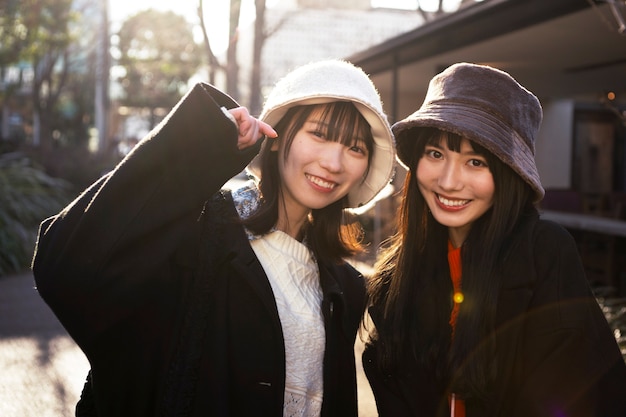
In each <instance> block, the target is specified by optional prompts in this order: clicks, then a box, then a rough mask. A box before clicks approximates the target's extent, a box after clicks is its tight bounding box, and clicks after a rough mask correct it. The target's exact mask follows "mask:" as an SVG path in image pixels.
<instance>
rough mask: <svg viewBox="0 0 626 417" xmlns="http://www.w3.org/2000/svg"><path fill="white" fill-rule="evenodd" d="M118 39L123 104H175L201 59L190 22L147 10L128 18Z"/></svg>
mask: <svg viewBox="0 0 626 417" xmlns="http://www.w3.org/2000/svg"><path fill="white" fill-rule="evenodd" d="M117 38H118V44H117V48H118V52H119V59H118V65H119V66H120V67H121V68H123V70H124V73H125V74H124V76H123V77H122V78H121V79H120V80H119V81H120V83H121V85H122V88H123V89H124V98H123V99H122V100H121V101H122V102H123V104H124V105H126V106H130V107H147V108H156V107H165V108H170V107H172V106H174V105H175V104H176V103H177V102H178V100H179V99H180V97H181V96H182V94H183V93H184V92H185V91H186V90H187V81H188V80H189V79H190V78H191V76H192V75H193V74H194V73H195V72H196V70H197V69H198V67H199V65H200V62H201V59H200V52H199V49H198V48H199V46H198V45H197V44H196V43H195V41H194V38H193V31H192V28H191V24H190V23H189V22H187V21H186V20H185V18H184V17H183V16H180V15H177V14H175V13H173V12H161V11H157V10H153V9H148V10H145V11H142V12H139V13H138V14H136V15H134V16H131V17H130V18H128V19H127V20H126V21H125V22H124V23H123V25H122V27H121V28H120V31H119V33H118V36H117Z"/></svg>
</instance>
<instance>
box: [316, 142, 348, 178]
mask: <svg viewBox="0 0 626 417" xmlns="http://www.w3.org/2000/svg"><path fill="white" fill-rule="evenodd" d="M344 149H345V146H343V145H342V144H341V143H338V142H326V143H325V145H324V149H323V150H322V152H321V155H320V159H319V164H320V166H321V167H322V168H324V169H326V170H327V171H329V172H340V171H341V170H342V169H343V154H344Z"/></svg>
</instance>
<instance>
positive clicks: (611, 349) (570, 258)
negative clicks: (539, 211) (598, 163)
mask: <svg viewBox="0 0 626 417" xmlns="http://www.w3.org/2000/svg"><path fill="white" fill-rule="evenodd" d="M535 230H536V232H535V233H534V236H533V240H532V246H531V248H532V251H533V265H532V267H533V268H532V269H534V273H535V274H536V275H535V286H534V290H533V296H532V298H531V300H530V305H529V308H528V310H527V312H526V313H525V315H524V320H523V324H524V327H523V329H522V330H521V332H522V335H523V336H522V342H521V345H520V346H519V349H520V355H521V362H520V363H519V364H521V366H520V368H519V369H521V373H522V378H521V381H520V385H519V386H513V387H512V388H513V389H512V390H511V391H510V392H509V396H507V397H508V398H509V401H507V404H508V406H509V407H510V412H509V413H508V415H512V416H513V415H514V416H537V417H538V416H546V417H547V416H552V415H568V416H580V417H582V416H585V417H588V416H598V417H600V416H607V417H608V416H623V415H626V365H625V364H624V360H623V358H622V356H621V353H620V350H619V348H618V346H617V342H616V340H615V337H614V336H613V333H612V331H611V329H610V328H609V326H608V323H607V321H606V319H605V317H604V315H603V313H602V311H601V309H600V308H599V306H598V304H597V302H596V300H595V298H594V297H593V294H592V292H591V290H590V287H589V284H588V282H587V279H586V276H585V273H584V269H583V266H582V264H581V262H580V258H579V255H578V251H577V247H576V244H575V242H574V240H573V239H572V238H571V236H570V235H569V234H568V233H567V232H566V231H565V230H564V229H563V228H562V227H561V226H559V225H556V224H554V223H551V222H546V221H541V222H539V223H538V225H537V227H536V229H535ZM502 366H505V367H506V366H512V364H506V363H505V364H502ZM503 384H506V382H505V381H503ZM505 407H506V406H505Z"/></svg>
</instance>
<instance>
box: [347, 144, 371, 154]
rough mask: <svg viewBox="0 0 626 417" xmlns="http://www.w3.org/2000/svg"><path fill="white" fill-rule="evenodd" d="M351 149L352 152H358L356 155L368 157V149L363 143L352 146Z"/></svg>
mask: <svg viewBox="0 0 626 417" xmlns="http://www.w3.org/2000/svg"><path fill="white" fill-rule="evenodd" d="M349 149H350V151H352V152H356V153H359V154H361V155H367V148H366V147H365V146H364V145H363V144H361V143H356V144H354V145H352V146H350V148H349Z"/></svg>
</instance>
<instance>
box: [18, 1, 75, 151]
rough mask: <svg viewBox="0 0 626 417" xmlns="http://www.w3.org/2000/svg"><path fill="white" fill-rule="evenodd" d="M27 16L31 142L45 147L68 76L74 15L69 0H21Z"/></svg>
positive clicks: (47, 144) (47, 145)
mask: <svg viewBox="0 0 626 417" xmlns="http://www.w3.org/2000/svg"><path fill="white" fill-rule="evenodd" d="M20 8H21V10H22V12H23V13H24V14H25V15H26V16H28V20H27V26H28V27H29V28H30V29H29V30H31V31H32V33H33V37H32V38H31V40H32V43H31V44H30V45H29V50H28V52H27V56H30V57H31V62H32V66H33V69H34V72H35V77H34V79H33V85H32V102H33V142H34V144H35V145H41V146H42V148H44V149H47V148H49V147H50V146H51V143H52V130H51V127H50V123H51V121H52V114H53V111H54V108H55V105H56V104H57V102H58V99H59V96H60V94H61V92H62V89H63V86H64V84H65V82H66V79H67V74H68V68H69V50H68V47H69V45H70V44H71V42H72V35H71V32H70V23H71V22H72V21H73V20H74V19H75V18H76V16H75V14H74V13H73V12H72V0H54V1H37V0H26V1H24V2H20Z"/></svg>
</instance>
